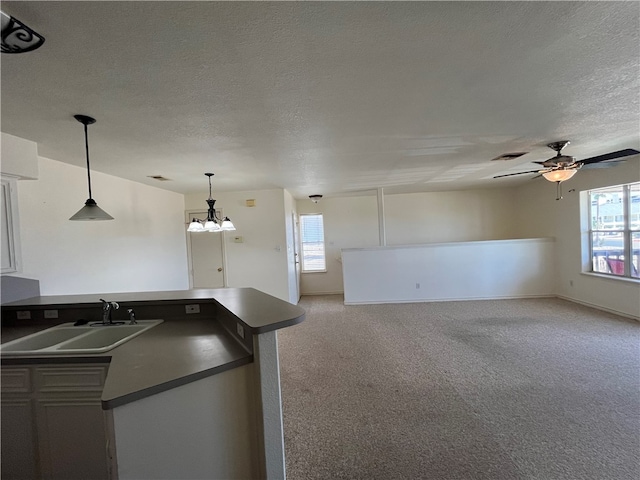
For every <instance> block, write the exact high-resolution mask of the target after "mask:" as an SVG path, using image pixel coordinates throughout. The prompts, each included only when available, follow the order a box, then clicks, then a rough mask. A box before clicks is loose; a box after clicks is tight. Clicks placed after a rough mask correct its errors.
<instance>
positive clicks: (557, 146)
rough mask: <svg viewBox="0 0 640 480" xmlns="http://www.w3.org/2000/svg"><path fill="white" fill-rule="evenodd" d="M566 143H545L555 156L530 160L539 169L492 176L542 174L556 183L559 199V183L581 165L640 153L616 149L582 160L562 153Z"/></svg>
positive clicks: (596, 164) (601, 163)
mask: <svg viewBox="0 0 640 480" xmlns="http://www.w3.org/2000/svg"><path fill="white" fill-rule="evenodd" d="M567 145H569V140H560V141H558V142H552V143H549V144H547V147H549V148H550V149H552V150H555V152H556V156H555V157H551V158H550V159H548V160H545V161H544V162H532V163H537V164H538V165H542V167H543V168H541V169H539V170H531V171H528V172H518V173H508V174H506V175H496V176H495V177H493V178H501V177H511V176H513V175H526V174H530V173H537V174H538V175H537V176H535V177H533V178H538V177H540V176H542V177H544V178H545V179H546V180H548V181H550V182H555V183H556V185H557V189H558V195H557V196H556V200H561V199H562V193H561V190H560V188H561V187H560V183H562V182H564V181H566V180H569V179H570V178H571V177H573V176H574V175H575V173H576V172H577V171H578V170H579V169H580V168H582V167H583V166H587V167H588V168H595V167H604V166H612V165H614V164H616V163H618V162H619V161H620V160H619V159H620V158H624V157H629V156H631V155H637V154H639V153H640V152H639V151H638V150H634V149H633V148H627V149H625V150H618V151H616V152H610V153H605V154H604V155H598V156H597V157H591V158H586V159H584V160H576V159H575V157H571V156H569V155H563V154H562V149H563V148H564V147H566V146H567Z"/></svg>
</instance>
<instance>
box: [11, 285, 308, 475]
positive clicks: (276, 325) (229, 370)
mask: <svg viewBox="0 0 640 480" xmlns="http://www.w3.org/2000/svg"><path fill="white" fill-rule="evenodd" d="M102 297H103V298H106V299H107V300H109V301H115V302H118V303H119V304H120V307H121V308H120V312H122V313H121V318H126V313H124V312H125V309H128V308H134V309H135V312H136V316H137V318H139V319H163V320H164V322H163V323H162V324H160V325H158V326H157V327H154V328H153V329H151V330H149V331H147V332H145V333H144V334H142V335H140V336H138V337H136V338H133V339H132V340H130V341H129V342H127V343H125V344H123V345H121V346H119V347H116V348H114V349H113V350H111V351H109V352H105V353H101V354H95V355H87V354H80V355H48V356H47V355H43V356H38V355H34V356H27V357H25V356H22V357H7V356H5V355H3V357H2V364H3V371H4V368H5V367H8V366H12V365H30V364H33V365H56V364H66V365H69V364H74V363H78V364H80V363H82V364H88V363H108V364H109V368H108V370H107V374H106V378H105V380H104V389H103V390H102V397H101V402H102V408H104V409H105V414H106V415H105V416H106V418H107V427H108V429H109V431H110V433H109V435H108V438H109V442H110V443H109V449H110V454H111V476H112V477H113V478H121V479H124V478H241V477H244V478H247V477H251V478H284V448H283V437H282V410H281V402H280V385H279V372H278V355H277V338H276V330H278V329H280V328H284V327H287V326H291V325H295V324H296V323H299V322H301V321H302V320H303V319H304V311H303V310H302V309H301V308H299V307H297V306H294V305H291V304H289V303H286V302H283V301H281V300H279V299H276V298H274V297H271V296H269V295H266V294H264V293H262V292H259V291H257V290H254V289H250V288H239V289H236V288H225V289H211V290H191V291H176V292H142V293H122V294H108V295H103V296H102ZM25 312H28V314H26V313H25ZM54 312H55V313H54ZM187 312H189V313H187ZM2 313H3V322H2V323H3V327H2V334H3V342H5V341H6V340H7V339H13V338H16V336H20V334H28V333H31V332H32V331H34V330H37V329H38V328H47V327H49V326H52V325H54V324H59V323H64V322H69V321H77V320H78V319H84V320H87V321H99V320H100V315H101V302H100V296H99V295H73V296H56V297H35V298H31V299H26V300H21V301H18V302H12V303H10V304H6V305H3V306H2ZM54 315H55V316H57V317H58V318H57V319H55V321H54V320H52V319H51V318H45V317H51V316H54ZM115 315H118V311H116V313H115ZM25 316H30V317H31V319H30V320H25V319H24V317H25ZM18 317H20V318H22V319H21V320H18Z"/></svg>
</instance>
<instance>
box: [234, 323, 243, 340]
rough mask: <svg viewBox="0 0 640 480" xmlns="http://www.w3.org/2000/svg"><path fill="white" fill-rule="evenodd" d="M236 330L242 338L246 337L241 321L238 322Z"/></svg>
mask: <svg viewBox="0 0 640 480" xmlns="http://www.w3.org/2000/svg"><path fill="white" fill-rule="evenodd" d="M236 332H238V336H239V337H240V338H244V327H243V326H242V325H240V324H239V323H236Z"/></svg>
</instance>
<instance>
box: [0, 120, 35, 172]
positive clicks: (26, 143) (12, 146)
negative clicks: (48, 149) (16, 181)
mask: <svg viewBox="0 0 640 480" xmlns="http://www.w3.org/2000/svg"><path fill="white" fill-rule="evenodd" d="M0 152H2V155H1V158H0V160H1V162H2V163H0V170H1V171H2V173H3V174H5V175H11V176H12V177H16V178H29V179H36V178H38V144H37V143H36V142H32V141H30V140H25V139H24V138H20V137H15V136H13V135H9V134H8V133H4V132H3V133H2V135H0Z"/></svg>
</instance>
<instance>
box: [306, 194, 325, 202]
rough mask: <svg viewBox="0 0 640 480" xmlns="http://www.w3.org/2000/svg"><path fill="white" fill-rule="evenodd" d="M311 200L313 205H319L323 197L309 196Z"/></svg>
mask: <svg viewBox="0 0 640 480" xmlns="http://www.w3.org/2000/svg"><path fill="white" fill-rule="evenodd" d="M309 198H310V199H311V201H312V202H313V203H318V202H319V201H320V199H321V198H322V195H309Z"/></svg>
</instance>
